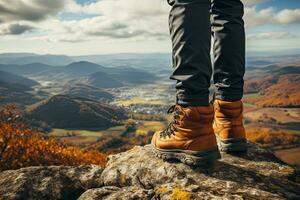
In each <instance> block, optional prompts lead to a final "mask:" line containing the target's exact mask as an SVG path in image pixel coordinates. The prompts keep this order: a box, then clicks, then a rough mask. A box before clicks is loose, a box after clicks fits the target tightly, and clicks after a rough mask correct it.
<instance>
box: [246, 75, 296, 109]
mask: <svg viewBox="0 0 300 200" xmlns="http://www.w3.org/2000/svg"><path fill="white" fill-rule="evenodd" d="M273 78H274V77H273ZM269 79H270V77H269ZM271 80H273V79H271ZM273 81H274V82H275V80H273ZM299 84H300V75H299V74H288V75H282V76H279V77H278V78H277V80H276V82H275V83H272V82H271V81H270V80H268V78H266V80H257V81H255V80H254V81H253V80H250V81H246V84H245V91H249V92H251V91H252V90H253V91H256V90H257V91H259V93H260V95H259V96H257V97H245V98H244V102H246V103H251V104H255V105H258V106H264V107H299V106H300V90H299ZM258 86H260V89H259V88H258Z"/></svg>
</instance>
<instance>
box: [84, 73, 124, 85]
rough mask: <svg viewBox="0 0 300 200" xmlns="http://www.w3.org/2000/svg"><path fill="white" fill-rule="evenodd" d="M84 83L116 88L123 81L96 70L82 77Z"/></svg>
mask: <svg viewBox="0 0 300 200" xmlns="http://www.w3.org/2000/svg"><path fill="white" fill-rule="evenodd" d="M82 80H83V81H85V83H86V84H88V85H91V86H94V87H99V88H117V87H121V86H123V83H121V82H120V81H118V80H117V79H115V78H113V77H112V76H110V75H108V74H106V73H104V72H96V73H93V74H90V75H89V76H87V77H86V78H84V79H82Z"/></svg>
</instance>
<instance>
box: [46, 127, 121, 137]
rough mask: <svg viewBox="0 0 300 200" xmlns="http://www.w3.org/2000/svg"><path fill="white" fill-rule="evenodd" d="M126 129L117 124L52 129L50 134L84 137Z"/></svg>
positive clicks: (99, 135) (100, 135) (98, 135)
mask: <svg viewBox="0 0 300 200" xmlns="http://www.w3.org/2000/svg"><path fill="white" fill-rule="evenodd" d="M124 131H125V127H124V126H115V127H111V128H109V129H105V130H96V129H90V130H81V129H58V128H55V129H52V131H51V132H50V133H49V135H50V136H56V137H65V136H70V135H74V136H84V137H102V136H103V135H105V134H114V133H122V132H124Z"/></svg>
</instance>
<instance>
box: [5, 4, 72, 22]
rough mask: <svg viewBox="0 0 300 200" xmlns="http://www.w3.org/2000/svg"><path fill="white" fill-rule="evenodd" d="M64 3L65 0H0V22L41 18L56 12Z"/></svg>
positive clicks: (37, 19)
mask: <svg viewBox="0 0 300 200" xmlns="http://www.w3.org/2000/svg"><path fill="white" fill-rule="evenodd" d="M65 5H66V1H65V0H49V1H44V0H0V23H4V22H12V21H18V20H28V21H39V20H43V19H46V18H47V17H48V16H53V15H55V14H57V13H58V12H59V11H61V10H62V9H63V8H64V6H65Z"/></svg>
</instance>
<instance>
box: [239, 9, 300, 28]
mask: <svg viewBox="0 0 300 200" xmlns="http://www.w3.org/2000/svg"><path fill="white" fill-rule="evenodd" d="M244 18H245V23H246V26H247V27H255V26H260V25H265V24H278V25H285V24H292V23H300V9H294V10H291V9H285V10H281V11H279V12H277V11H276V10H275V9H274V8H266V9H262V10H257V9H256V8H255V7H246V8H245V16H244Z"/></svg>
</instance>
